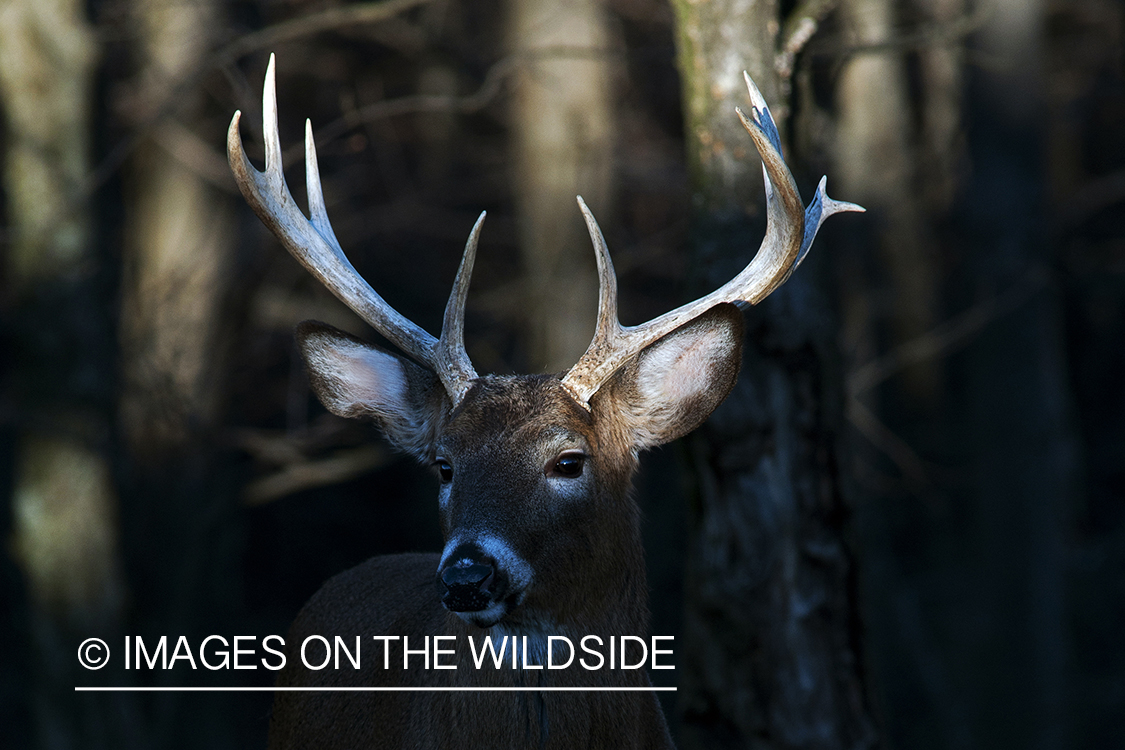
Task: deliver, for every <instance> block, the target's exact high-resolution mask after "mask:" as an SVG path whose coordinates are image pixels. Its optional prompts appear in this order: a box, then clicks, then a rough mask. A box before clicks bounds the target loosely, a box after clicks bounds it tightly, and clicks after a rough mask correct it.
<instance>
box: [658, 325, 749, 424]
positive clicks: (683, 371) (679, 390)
mask: <svg viewBox="0 0 1125 750" xmlns="http://www.w3.org/2000/svg"><path fill="white" fill-rule="evenodd" d="M736 344H737V342H736V341H735V340H734V337H733V336H732V335H731V329H730V328H728V327H726V326H717V327H714V328H711V329H709V330H708V331H707V332H706V333H705V334H703V335H699V334H698V333H696V334H694V335H693V334H691V333H686V332H685V333H676V334H672V335H671V336H669V337H668V338H666V339H665V340H664V341H662V342H660V344H659V345H658V346H656V347H653V348H652V349H650V350H649V351H648V352H646V353H645V355H644V356H643V357H642V358H641V361H640V363H639V368H638V372H637V380H636V388H637V394H638V395H639V396H640V397H641V399H642V401H643V402H645V403H647V404H649V405H650V407H656V408H660V407H666V408H676V407H677V406H678V405H680V404H683V403H685V402H688V403H690V402H691V401H693V400H694V399H696V398H698V397H699V396H701V395H702V394H703V393H704V392H705V391H706V390H707V389H709V388H710V387H711V384H712V380H713V373H714V371H715V368H716V367H718V366H722V365H723V364H725V363H726V361H727V357H728V356H729V354H730V350H731V347H732V346H735V345H736Z"/></svg>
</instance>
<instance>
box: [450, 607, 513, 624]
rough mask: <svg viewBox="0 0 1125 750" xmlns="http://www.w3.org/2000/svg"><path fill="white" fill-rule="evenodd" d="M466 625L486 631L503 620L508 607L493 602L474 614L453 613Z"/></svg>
mask: <svg viewBox="0 0 1125 750" xmlns="http://www.w3.org/2000/svg"><path fill="white" fill-rule="evenodd" d="M453 614H455V615H457V616H458V617H460V618H461V620H462V621H464V622H465V623H466V624H468V625H473V626H475V627H478V628H481V629H482V630H486V629H488V628H491V627H492V626H493V625H495V624H497V623H498V622H500V621H501V620H503V619H504V616H505V615H506V614H508V605H507V604H506V603H505V602H503V601H499V602H493V603H492V604H490V605H488V606H487V607H485V608H484V609H482V610H478V611H476V612H454V613H453Z"/></svg>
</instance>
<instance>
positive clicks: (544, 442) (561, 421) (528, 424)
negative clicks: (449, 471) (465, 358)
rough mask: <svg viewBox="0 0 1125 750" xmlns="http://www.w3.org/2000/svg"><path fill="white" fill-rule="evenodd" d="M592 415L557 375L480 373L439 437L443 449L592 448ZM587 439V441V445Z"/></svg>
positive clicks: (460, 451) (453, 451)
mask: <svg viewBox="0 0 1125 750" xmlns="http://www.w3.org/2000/svg"><path fill="white" fill-rule="evenodd" d="M595 442H596V437H595V430H594V423H593V419H592V418H591V416H590V414H589V413H588V412H587V411H586V410H585V409H582V408H581V407H579V406H578V405H577V404H576V403H575V402H574V400H573V399H572V398H571V397H570V396H569V395H567V393H566V391H565V390H564V389H563V387H562V384H561V383H560V382H559V381H558V380H557V379H556V378H554V377H553V376H543V375H517V376H495V375H489V376H485V377H483V378H478V379H477V380H475V381H474V382H473V386H472V388H471V389H470V390H469V392H468V393H467V394H466V396H465V399H464V400H463V401H462V402H461V404H460V405H459V406H458V407H457V409H456V410H455V411H454V412H453V414H452V415H451V417H450V420H449V422H448V424H447V425H446V428H445V429H444V430H443V432H442V435H441V436H440V438H439V439H438V449H439V451H445V452H448V453H464V452H480V451H482V450H488V449H490V448H492V449H501V450H513V449H520V448H522V449H525V450H527V451H529V452H533V453H537V452H539V451H541V450H549V449H551V448H553V447H558V448H560V449H561V448H563V447H567V446H571V444H575V445H574V446H573V447H585V448H588V447H592V445H593V444H594V443H595ZM582 444H584V445H582Z"/></svg>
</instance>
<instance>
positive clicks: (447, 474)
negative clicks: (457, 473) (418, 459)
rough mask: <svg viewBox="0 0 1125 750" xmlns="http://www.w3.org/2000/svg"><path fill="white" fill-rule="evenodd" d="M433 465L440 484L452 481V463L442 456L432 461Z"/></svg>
mask: <svg viewBox="0 0 1125 750" xmlns="http://www.w3.org/2000/svg"><path fill="white" fill-rule="evenodd" d="M434 467H435V468H436V469H437V472H438V477H440V478H441V483H442V484H449V483H450V482H452V481H453V465H452V464H450V463H449V462H448V461H446V460H445V459H444V458H439V459H438V460H437V461H434Z"/></svg>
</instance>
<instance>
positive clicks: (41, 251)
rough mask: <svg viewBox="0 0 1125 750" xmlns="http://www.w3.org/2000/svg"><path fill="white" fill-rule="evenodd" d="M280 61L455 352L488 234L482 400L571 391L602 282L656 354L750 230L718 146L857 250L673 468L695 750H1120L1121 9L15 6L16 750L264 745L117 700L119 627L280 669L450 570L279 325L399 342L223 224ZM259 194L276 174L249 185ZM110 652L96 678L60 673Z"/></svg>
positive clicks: (758, 339) (750, 353)
mask: <svg viewBox="0 0 1125 750" xmlns="http://www.w3.org/2000/svg"><path fill="white" fill-rule="evenodd" d="M270 52H275V53H276V54H277V60H278V64H277V70H278V95H279V108H280V115H281V135H282V144H283V147H285V148H286V149H287V150H286V166H287V172H288V178H289V182H290V184H291V185H292V186H293V191H294V193H295V194H296V197H297V200H298V202H299V203H302V202H303V201H304V190H303V174H302V173H303V167H302V165H301V158H300V153H301V143H302V136H303V122H304V118H305V117H309V118H311V120H312V123H313V126H314V129H315V133H316V136H317V140H318V144H319V153H320V166H321V173H322V176H323V181H324V187H325V193H326V198H327V201H328V209H329V214H330V216H331V217H332V219H333V224H334V226H335V228H336V233H337V235H338V236H339V238H340V240H341V243H342V244H343V246H344V248H345V250H346V251H347V252H348V253H349V254H350V257H351V259H352V261H353V262H354V263H355V265H356V267H357V268H358V269H359V271H360V272H361V273H362V274H364V275H365V276H366V278H367V279H368V280H369V281H371V283H372V285H373V286H374V287H375V288H376V289H377V290H378V291H379V292H380V293H381V294H382V295H383V296H384V297H385V298H386V299H387V300H388V301H389V302H390V304H392V305H393V306H395V307H396V308H397V309H399V310H400V311H401V312H402V313H403V314H404V315H406V316H407V317H409V318H411V319H412V320H414V321H416V322H418V323H419V324H420V325H422V326H423V327H425V328H427V329H428V330H430V331H431V332H433V331H437V330H438V329H439V327H440V316H441V311H442V308H443V306H444V302H445V298H446V295H447V294H448V290H449V287H450V284H451V282H452V278H453V274H454V271H455V268H456V264H457V263H458V261H459V258H460V253H461V248H462V246H463V243H464V241H465V238H466V237H467V235H468V231H469V229H470V227H471V226H472V223H473V221H474V220H475V218H476V216H477V214H478V213H479V212H480V211H481V210H485V209H486V210H487V211H488V212H489V218H488V221H487V223H486V224H485V228H484V234H483V239H482V244H481V253H480V256H479V259H478V262H477V272H476V276H475V278H474V280H473V290H472V292H471V294H470V297H469V310H468V314H469V319H468V336H469V340H468V349H469V352H470V354H471V356H472V358H473V361H474V363H475V365H476V367H477V369H478V370H479V371H482V372H497V373H508V372H539V371H551V370H558V369H563V368H566V367H568V366H569V365H570V364H572V363H573V362H574V361H575V360H576V359H577V357H578V355H579V354H580V353H581V351H582V349H583V348H584V347H585V345H586V343H587V342H588V341H589V337H590V335H591V333H592V325H593V316H594V310H595V283H596V282H595V277H594V270H593V254H592V252H591V251H590V245H589V240H588V238H587V237H586V234H585V230H584V228H583V226H582V223H581V219H580V215H579V212H578V209H577V207H576V205H575V201H574V196H575V195H576V194H579V193H580V194H582V195H583V196H584V198H585V199H586V201H587V202H588V203H589V204H590V205H591V207H592V208H593V210H594V212H595V213H596V214H597V216H598V217H599V219H600V221H601V223H602V227H603V229H604V230H605V232H606V235H607V239H608V241H609V246H610V248H611V251H612V252H613V254H614V260H615V263H616V264H617V269H618V273H619V275H620V278H621V287H622V294H623V311H622V318H623V320H624V322H625V323H627V324H628V323H636V322H639V321H640V320H642V319H647V318H650V317H653V316H655V315H657V314H659V313H661V312H663V311H665V310H667V309H670V308H671V307H673V306H675V305H677V304H680V303H682V302H684V301H685V300H687V299H688V298H690V297H694V296H698V295H699V294H701V293H704V292H706V291H709V290H710V289H711V288H713V287H714V286H716V285H718V284H719V283H722V281H725V280H726V279H727V278H729V277H731V276H733V275H734V273H736V272H737V270H738V269H739V268H740V267H741V266H742V265H744V264H745V263H746V262H747V261H748V260H749V258H750V257H751V255H752V253H753V251H754V250H755V249H756V247H757V244H758V242H759V241H760V237H761V233H762V229H763V227H762V210H761V206H762V202H763V192H762V186H761V177H760V174H761V172H760V168H759V166H758V161H757V158H756V156H755V155H754V154H753V150H752V149H751V147H750V146H751V144H750V141H749V138H748V137H746V136H745V134H744V133H742V132H741V128H740V126H739V125H738V122H737V119H736V117H735V115H734V113H733V106H734V105H735V104H738V105H741V106H743V107H745V106H746V104H747V102H746V97H745V92H744V89H743V87H742V83H741V71H742V69H744V68H745V69H747V70H749V72H750V74H751V75H752V76H753V77H754V79H755V80H756V81H757V82H758V84H759V85H760V87H761V88H762V90H763V92H764V93H765V95H766V97H767V99H768V100H769V101H770V104H771V107H772V108H773V112H774V115H775V117H776V118H777V120H778V122H779V125H780V127H781V131H782V134H783V140H784V141H785V147H786V155H787V158H788V160H789V163H790V165H791V167H792V169H793V171H794V174H795V175H796V177H797V181H798V184H799V185H800V186H801V189H802V192H803V193H804V195H805V196H810V195H811V194H812V189H813V187H814V186H815V184H816V180H817V179H818V178H819V176H820V175H821V174H825V173H826V174H828V175H829V177H830V182H829V190H830V192H831V194H832V195H833V197H835V198H838V199H842V200H849V201H855V202H858V203H861V204H864V205H865V206H866V207H867V208H868V213H867V214H864V215H858V214H850V215H846V216H842V217H837V218H834V219H832V220H831V221H829V222H828V224H827V225H826V227H825V229H824V230H823V231H822V233H821V237H820V238H819V239H818V240H817V243H816V245H815V246H814V249H813V252H812V254H811V256H810V259H809V261H808V262H806V263H805V265H803V266H802V267H801V269H800V271H799V272H798V273H796V274H795V275H794V276H793V277H792V279H791V280H790V281H789V283H788V284H787V285H786V286H785V287H783V288H782V289H781V290H780V291H779V292H778V293H776V294H775V295H774V296H773V297H771V298H770V299H769V300H767V301H766V302H765V303H764V304H763V305H761V306H760V307H759V308H754V309H752V310H750V311H748V313H747V320H748V323H749V325H748V333H747V351H746V358H745V363H744V372H743V376H742V379H741V380H740V384H739V385H738V386H737V387H736V390H735V393H734V394H733V395H732V397H731V399H730V400H729V401H728V402H727V403H726V404H725V405H724V406H723V407H722V408H721V409H720V410H719V411H718V412H716V414H715V416H714V417H713V418H712V420H711V421H710V422H709V423H708V425H707V426H706V427H705V428H703V429H702V430H700V431H699V432H698V433H697V434H695V435H693V436H691V437H689V438H687V439H685V440H683V441H681V442H680V443H678V444H676V445H673V446H669V447H667V448H665V449H663V450H661V451H658V452H655V453H653V454H651V455H648V456H646V457H645V459H644V461H643V465H642V472H641V476H640V478H639V482H638V495H639V498H640V501H641V503H642V506H643V508H644V511H645V514H646V520H645V524H646V525H645V534H646V540H647V544H648V545H649V552H648V559H649V562H650V586H651V588H652V590H653V594H652V609H653V626H652V631H653V633H656V634H661V635H675V636H676V665H677V670H676V671H675V673H674V674H672V675H668V674H667V673H664V674H659V675H654V678H656V679H662V680H670V681H671V682H670V683H666V684H675V685H677V686H678V688H679V691H678V693H676V694H673V695H666V696H665V697H667V698H668V700H667V702H666V708H667V712H668V715H669V719H670V722H671V724H672V726H673V730H674V733H675V734H676V736H677V741H678V742H679V743H680V745H681V746H682V747H685V748H714V747H732V748H733V747H746V748H751V747H752V748H763V749H764V748H776V749H777V750H781V749H788V748H867V747H887V748H911V749H912V750H928V749H931V748H932V749H935V750H936V749H938V748H964V749H969V748H982V749H983V748H988V749H989V750H994V749H996V748H1041V749H1042V750H1056V749H1057V750H1062V749H1064V748H1066V749H1068V750H1094V749H1095V748H1111V747H1121V746H1122V745H1123V743H1125V735H1123V730H1122V729H1121V717H1122V716H1125V635H1123V633H1122V625H1123V624H1125V387H1123V386H1125V4H1122V3H1121V2H1117V1H1115V0H708V1H707V2H697V1H692V0H672V3H671V5H669V4H668V3H667V2H665V1H664V0H384V1H383V2H373V3H343V2H336V1H335V0H312V1H310V2H305V1H304V0H245V1H239V2H218V1H217V0H89V1H88V2H77V1H76V0H0V110H2V114H3V117H2V124H0V147H2V149H3V164H4V173H3V185H2V188H0V379H2V380H0V538H2V539H3V541H4V554H3V555H2V556H0V596H2V601H3V609H2V613H3V617H2V619H0V655H2V656H0V726H3V736H4V740H3V745H4V746H5V747H8V748H23V747H27V748H52V749H56V748H57V749H60V750H61V749H64V748H126V749H128V748H160V749H165V748H168V749H171V748H185V749H187V748H201V747H207V748H210V749H212V750H218V749H220V748H234V747H239V748H248V747H263V746H264V744H265V736H266V727H267V723H268V714H269V705H270V696H269V695H268V694H244V693H224V694H184V693H165V694H136V693H115V694H85V693H84V694H76V693H75V692H74V691H73V688H74V686H75V685H80V684H89V685H138V684H140V685H150V686H167V685H184V684H189V685H208V686H214V685H247V684H250V685H269V684H270V683H271V680H272V673H269V672H267V671H266V670H263V669H258V670H256V671H253V672H251V671H246V672H234V671H225V672H207V671H206V670H202V669H201V670H199V671H200V672H205V673H204V674H200V673H199V672H196V673H192V672H191V671H190V670H185V668H184V665H183V663H182V662H181V664H180V667H178V668H177V669H176V670H174V671H171V672H168V673H164V672H161V671H159V670H158V671H155V672H149V671H141V672H125V671H124V670H123V669H121V666H120V659H121V656H122V655H121V653H120V644H121V643H122V637H123V636H124V635H142V636H145V637H146V638H151V639H154V640H155V639H156V638H158V637H159V636H160V635H168V636H169V637H170V638H172V639H173V640H174V639H175V638H176V637H178V636H179V635H186V636H188V638H189V639H190V640H191V642H192V643H196V644H197V643H199V642H200V641H201V640H202V639H203V638H204V637H206V636H207V635H211V634H220V635H224V636H226V637H227V638H228V639H229V638H231V637H233V636H235V635H258V636H264V635H267V634H271V633H282V634H283V633H284V632H285V629H286V628H287V626H288V623H289V622H290V620H291V619H292V618H293V616H294V615H295V614H296V611H297V609H298V608H299V607H300V605H301V604H302V603H303V602H304V600H305V599H306V598H307V597H308V596H310V595H311V594H312V593H313V592H314V591H315V590H316V588H317V587H318V586H319V585H320V584H321V583H322V582H323V581H324V580H325V579H327V578H328V577H329V576H331V575H333V574H334V573H336V572H339V571H341V570H343V569H345V568H347V567H349V566H351V565H354V564H356V563H358V562H360V561H362V560H363V559H365V558H367V557H369V556H371V555H373V554H379V553H385V552H396V551H406V550H418V549H422V550H437V549H439V547H440V544H441V540H440V537H439V532H438V527H437V520H436V519H437V514H436V503H435V492H434V490H435V487H434V480H433V479H432V478H431V477H430V476H429V473H428V472H427V471H425V470H422V469H420V468H418V467H416V466H414V465H412V464H411V463H410V462H409V461H407V460H405V459H403V458H401V457H398V456H396V455H394V454H392V453H391V452H389V451H388V450H387V448H386V447H385V446H384V444H383V443H381V442H380V440H379V438H378V435H377V434H375V433H374V432H373V431H372V430H371V429H370V428H368V427H365V426H364V425H360V424H353V423H348V422H344V421H342V420H339V419H336V418H334V417H332V416H330V415H327V414H325V412H324V411H323V410H322V409H321V407H320V406H319V404H317V403H316V401H315V399H313V398H312V397H311V396H310V393H309V390H308V387H307V384H306V381H305V378H304V375H303V372H302V368H301V364H300V362H299V361H298V358H297V357H296V356H295V352H294V346H293V342H292V334H291V331H292V328H293V326H294V325H295V324H296V323H297V322H299V321H301V320H304V319H307V318H316V319H320V320H323V321H327V322H330V323H332V324H334V325H337V326H339V327H342V328H345V329H348V330H352V331H354V332H355V333H357V334H358V335H361V336H371V335H372V334H370V332H368V331H366V330H364V327H363V326H362V325H361V324H360V323H359V322H358V321H357V319H356V318H355V317H354V316H352V315H351V314H350V312H349V311H347V310H346V309H345V308H343V307H342V306H341V305H340V304H339V303H337V302H336V301H335V299H333V298H332V297H331V296H330V295H328V294H327V293H326V292H325V291H324V290H323V289H321V288H320V287H319V286H318V285H317V284H316V283H315V282H314V281H313V280H312V279H311V278H309V277H308V276H307V274H305V273H304V272H303V271H302V270H301V269H300V268H299V267H298V265H297V264H296V263H295V262H293V261H292V259H290V258H289V257H288V256H287V255H286V253H284V251H283V250H282V249H281V247H280V246H279V245H278V243H277V242H276V241H275V240H274V238H273V237H272V236H271V235H269V233H268V232H267V231H266V230H265V229H264V228H263V227H262V225H261V224H260V223H259V221H258V220H257V218H256V217H255V216H254V215H253V213H252V212H251V211H250V210H249V208H247V207H246V205H245V204H244V202H243V201H242V199H241V197H240V196H239V195H238V193H237V189H236V188H235V185H234V181H233V179H232V177H231V176H230V173H229V170H228V168H227V166H226V157H225V154H224V143H225V140H224V139H225V133H226V128H227V125H228V123H229V121H230V118H231V115H232V113H233V112H234V111H235V110H236V109H241V110H242V111H243V113H244V114H245V116H244V118H243V133H244V136H245V138H246V139H247V148H248V151H249V153H250V154H251V156H252V158H258V159H260V156H261V153H262V152H261V131H260V125H259V123H260V114H261V81H262V77H263V73H264V70H265V65H266V61H267V58H268V55H269V53H270ZM260 163H261V162H260V161H259V164H260ZM89 636H100V637H102V638H105V639H106V640H107V641H108V642H109V644H110V648H111V649H114V650H115V654H114V656H115V661H114V663H113V665H112V666H111V667H110V668H108V669H106V670H103V671H100V672H86V671H85V670H82V669H81V668H80V667H79V666H78V664H77V662H76V660H75V650H76V648H77V646H78V644H79V642H81V641H82V640H83V639H84V638H86V637H89Z"/></svg>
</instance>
